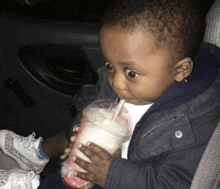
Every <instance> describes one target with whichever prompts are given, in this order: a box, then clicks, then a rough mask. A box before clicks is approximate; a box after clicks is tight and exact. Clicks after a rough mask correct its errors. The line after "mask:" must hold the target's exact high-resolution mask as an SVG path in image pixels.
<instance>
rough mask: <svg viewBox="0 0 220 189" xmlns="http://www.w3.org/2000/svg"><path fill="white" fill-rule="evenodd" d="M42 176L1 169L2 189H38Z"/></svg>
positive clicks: (0, 181) (0, 180) (0, 188)
mask: <svg viewBox="0 0 220 189" xmlns="http://www.w3.org/2000/svg"><path fill="white" fill-rule="evenodd" d="M39 185H40V176H39V175H38V174H35V173H34V172H33V171H25V170H22V169H11V170H3V169H0V189H37V188H38V186H39Z"/></svg>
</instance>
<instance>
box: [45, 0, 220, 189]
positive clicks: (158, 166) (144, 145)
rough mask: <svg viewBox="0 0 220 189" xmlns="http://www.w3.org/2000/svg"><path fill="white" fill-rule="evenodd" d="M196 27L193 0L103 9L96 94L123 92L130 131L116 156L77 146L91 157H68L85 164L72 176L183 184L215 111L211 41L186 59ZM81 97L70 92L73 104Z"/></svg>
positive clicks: (144, 1)
mask: <svg viewBox="0 0 220 189" xmlns="http://www.w3.org/2000/svg"><path fill="white" fill-rule="evenodd" d="M204 27H205V24H204V17H203V15H202V11H201V9H200V8H199V6H198V5H197V4H196V2H195V1H189V0H124V1H117V2H116V3H115V4H113V5H112V6H111V7H110V8H109V9H108V11H107V13H106V15H105V17H104V19H103V25H102V27H101V29H100V35H99V40H100V48H101V53H102V55H103V59H104V61H105V62H106V63H105V68H100V69H99V77H100V81H99V82H98V84H97V87H98V89H99V93H98V97H99V98H106V99H115V100H117V99H125V100H126V103H125V107H126V108H127V109H128V110H129V113H130V116H131V119H132V125H133V134H132V138H131V140H130V141H129V142H128V143H126V144H124V145H123V153H122V156H121V157H115V155H111V154H109V153H108V152H107V151H106V150H105V149H102V148H100V147H99V146H97V145H95V144H92V143H91V144H88V145H87V146H83V145H81V146H79V149H80V150H81V151H82V152H83V153H84V154H85V155H86V156H87V157H88V158H89V159H90V160H91V161H92V163H88V162H86V161H84V160H82V159H80V158H78V157H75V158H74V161H75V162H76V163H77V164H78V165H79V166H81V167H82V168H83V169H85V170H86V171H88V173H81V172H76V173H75V174H76V175H77V176H78V177H79V178H81V179H84V180H88V181H90V182H92V183H94V184H96V185H95V186H94V187H97V185H98V186H100V187H104V188H106V189H108V188H111V189H116V188H117V189H134V188H138V189H139V188H140V189H141V188H152V189H157V188H158V189H159V188H163V189H164V188H178V189H181V188H189V187H190V185H191V181H192V179H193V175H194V173H195V171H196V168H197V166H198V163H199V161H200V159H201V156H202V154H203V152H204V149H205V147H206V145H207V143H208V141H209V139H210V137H211V135H212V132H213V131H214V129H215V127H216V125H217V122H218V119H219V117H220V95H219V94H220V86H219V85H220V84H219V83H220V78H219V76H218V69H219V66H220V65H219V64H220V63H219V61H218V60H217V59H216V56H215V53H214V49H215V47H212V45H209V44H205V45H207V46H208V47H209V46H211V47H210V48H211V49H212V50H209V48H208V47H206V46H203V47H202V48H201V49H200V51H199V54H198V55H197V56H196V58H195V59H194V61H193V58H194V57H195V55H196V54H197V53H198V50H199V48H200V44H201V42H202V37H203V32H204ZM81 97H83V96H82V95H81ZM84 98H85V99H86V96H84ZM96 98H97V96H96ZM94 99H95V98H94ZM86 105H87V104H86V103H84V102H83V101H82V100H81V99H76V106H77V107H78V108H79V109H83V107H85V106H86ZM75 123H79V119H76V121H75ZM51 145H52V144H51ZM41 187H42V188H46V187H44V186H43V185H42V186H41Z"/></svg>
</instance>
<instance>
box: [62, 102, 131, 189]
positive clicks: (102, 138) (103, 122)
mask: <svg viewBox="0 0 220 189" xmlns="http://www.w3.org/2000/svg"><path fill="white" fill-rule="evenodd" d="M123 103H124V101H123V100H122V101H121V102H120V103H119V104H117V103H116V102H115V101H113V100H106V99H99V100H96V101H94V102H93V103H91V104H90V105H89V106H88V107H86V108H85V109H84V110H83V113H82V119H81V122H80V132H79V133H78V134H77V137H76V141H75V143H74V145H73V148H72V151H71V154H70V156H69V157H68V159H67V160H66V161H65V162H64V163H63V166H62V169H61V176H62V180H63V182H64V184H65V185H66V186H68V187H69V188H72V189H89V188H91V187H92V186H93V184H92V183H90V182H88V181H85V180H82V179H79V178H78V177H76V176H75V175H74V174H73V173H74V171H81V172H86V171H85V170H84V169H82V168H81V167H79V166H78V165H77V164H75V163H74V162H73V160H72V158H73V156H77V157H79V158H81V159H83V160H85V161H88V162H91V161H90V160H89V159H88V158H87V157H86V156H85V155H84V154H83V153H82V152H81V151H79V150H78V149H77V145H78V144H80V143H81V144H84V145H86V143H87V142H89V141H90V142H93V143H95V144H97V145H99V146H100V147H102V148H104V149H106V150H107V151H108V152H109V153H110V154H114V153H115V152H116V150H117V149H119V148H120V147H121V146H122V144H123V143H124V142H126V141H127V140H128V139H129V138H130V135H131V129H130V118H129V114H128V111H127V110H126V109H125V108H124V107H123Z"/></svg>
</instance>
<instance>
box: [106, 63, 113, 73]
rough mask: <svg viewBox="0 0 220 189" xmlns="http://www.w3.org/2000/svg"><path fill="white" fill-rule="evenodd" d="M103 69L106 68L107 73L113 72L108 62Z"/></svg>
mask: <svg viewBox="0 0 220 189" xmlns="http://www.w3.org/2000/svg"><path fill="white" fill-rule="evenodd" d="M105 67H106V70H107V71H112V70H113V67H112V65H111V64H110V63H108V62H106V63H105Z"/></svg>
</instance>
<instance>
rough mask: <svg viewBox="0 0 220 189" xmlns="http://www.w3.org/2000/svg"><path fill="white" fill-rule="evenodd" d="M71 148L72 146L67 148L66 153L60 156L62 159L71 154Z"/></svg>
mask: <svg viewBox="0 0 220 189" xmlns="http://www.w3.org/2000/svg"><path fill="white" fill-rule="evenodd" d="M71 149H72V148H66V149H65V151H64V154H63V155H62V156H60V159H65V158H66V157H68V156H69V155H70V152H71Z"/></svg>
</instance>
